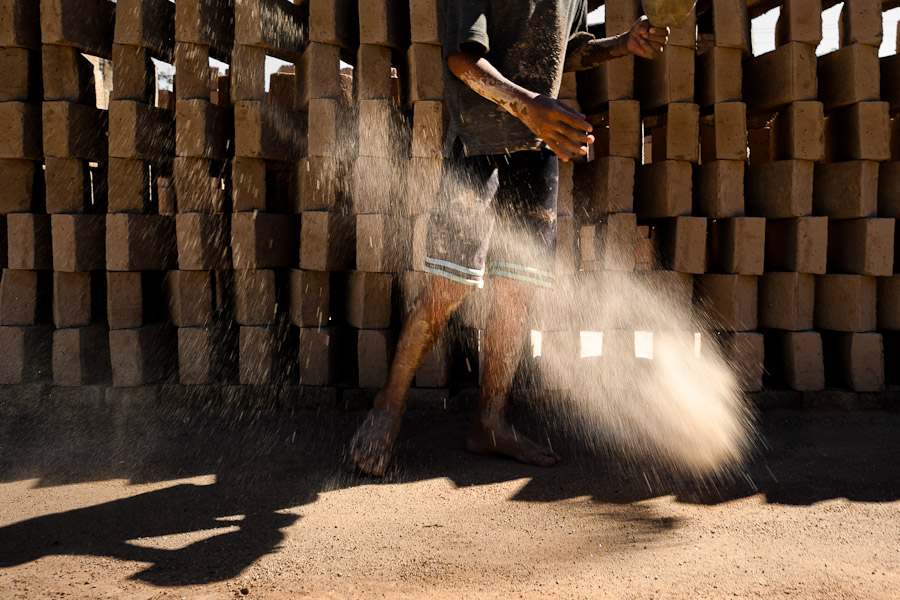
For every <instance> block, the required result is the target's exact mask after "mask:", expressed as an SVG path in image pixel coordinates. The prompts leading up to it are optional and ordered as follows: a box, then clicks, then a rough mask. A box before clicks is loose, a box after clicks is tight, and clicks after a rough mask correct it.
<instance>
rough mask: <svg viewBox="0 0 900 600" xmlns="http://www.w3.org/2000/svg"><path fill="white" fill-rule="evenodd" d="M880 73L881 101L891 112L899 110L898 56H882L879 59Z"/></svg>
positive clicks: (899, 58) (899, 55)
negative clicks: (887, 105)
mask: <svg viewBox="0 0 900 600" xmlns="http://www.w3.org/2000/svg"><path fill="white" fill-rule="evenodd" d="M879 66H880V71H881V99H882V100H884V101H885V102H887V103H888V104H890V105H891V111H893V112H897V111H898V110H900V54H892V55H890V56H882V57H881V58H880V59H879Z"/></svg>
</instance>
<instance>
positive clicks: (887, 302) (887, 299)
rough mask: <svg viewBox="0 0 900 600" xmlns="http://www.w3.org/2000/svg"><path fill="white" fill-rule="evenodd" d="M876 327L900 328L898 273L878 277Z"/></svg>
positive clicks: (899, 280)
mask: <svg viewBox="0 0 900 600" xmlns="http://www.w3.org/2000/svg"><path fill="white" fill-rule="evenodd" d="M877 316H878V319H877V322H878V329H893V330H898V329H900V275H890V276H888V277H879V278H878V302H877Z"/></svg>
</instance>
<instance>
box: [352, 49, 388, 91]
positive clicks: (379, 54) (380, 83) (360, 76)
mask: <svg viewBox="0 0 900 600" xmlns="http://www.w3.org/2000/svg"><path fill="white" fill-rule="evenodd" d="M353 85H354V87H355V88H356V94H355V95H356V99H357V101H360V100H389V99H390V98H391V49H390V48H387V47H385V46H376V45H373V44H362V45H360V47H359V49H358V50H357V51H356V69H354V71H353Z"/></svg>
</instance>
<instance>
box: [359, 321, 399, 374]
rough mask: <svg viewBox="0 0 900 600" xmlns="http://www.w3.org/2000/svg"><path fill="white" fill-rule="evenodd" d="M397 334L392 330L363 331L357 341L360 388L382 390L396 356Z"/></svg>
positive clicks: (360, 331)
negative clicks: (392, 360)
mask: <svg viewBox="0 0 900 600" xmlns="http://www.w3.org/2000/svg"><path fill="white" fill-rule="evenodd" d="M396 343H397V342H396V333H395V332H394V331H393V330H391V329H361V330H359V333H358V340H357V346H356V348H357V353H358V354H357V357H358V358H357V360H358V362H357V364H358V366H359V387H361V388H380V387H381V386H383V385H384V382H385V380H386V379H387V373H388V369H389V368H390V365H391V359H392V358H393V355H394V346H395V345H396Z"/></svg>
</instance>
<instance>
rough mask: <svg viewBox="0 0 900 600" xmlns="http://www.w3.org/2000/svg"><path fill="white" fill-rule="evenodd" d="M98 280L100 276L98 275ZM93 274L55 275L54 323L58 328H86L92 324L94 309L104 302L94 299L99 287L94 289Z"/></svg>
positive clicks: (58, 272) (70, 273)
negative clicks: (96, 305) (94, 306)
mask: <svg viewBox="0 0 900 600" xmlns="http://www.w3.org/2000/svg"><path fill="white" fill-rule="evenodd" d="M97 278H98V280H99V278H100V276H99V275H98V277H97ZM92 279H93V276H92V275H91V273H85V272H60V271H55V272H54V273H53V323H54V324H55V325H56V327H57V328H59V329H63V328H66V327H86V326H88V325H90V324H91V322H92V317H93V315H92V308H93V305H95V304H102V302H103V300H102V299H99V298H93V297H92V296H93V295H94V294H93V292H95V291H97V289H96V288H97V287H98V286H97V285H96V284H95V285H93V288H94V289H92Z"/></svg>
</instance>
